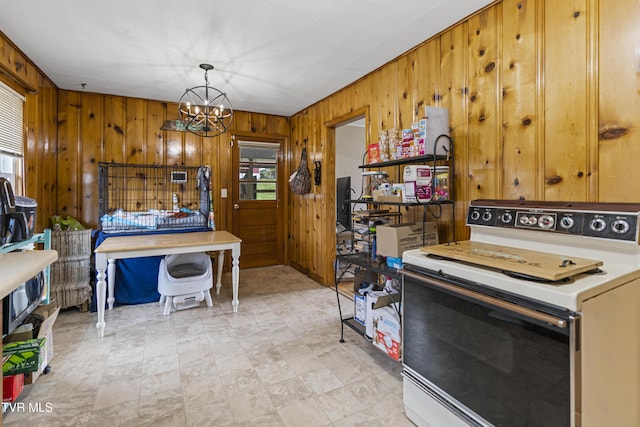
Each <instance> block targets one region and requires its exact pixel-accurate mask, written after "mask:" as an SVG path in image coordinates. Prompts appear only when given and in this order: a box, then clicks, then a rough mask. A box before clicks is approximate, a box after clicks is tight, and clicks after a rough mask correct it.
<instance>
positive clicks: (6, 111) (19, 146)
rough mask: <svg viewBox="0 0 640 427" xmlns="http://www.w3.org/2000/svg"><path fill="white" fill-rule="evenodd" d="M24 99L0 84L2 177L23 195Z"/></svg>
mask: <svg viewBox="0 0 640 427" xmlns="http://www.w3.org/2000/svg"><path fill="white" fill-rule="evenodd" d="M23 103H24V97H23V96H22V95H20V94H18V93H17V92H15V91H14V90H13V89H11V88H10V87H8V86H6V85H5V84H3V83H2V82H0V176H2V177H4V178H7V179H8V180H9V182H11V187H12V188H13V191H14V192H15V193H16V194H18V195H22V194H23V187H24V185H23V173H22V167H23V160H22V158H23V155H24V149H23V131H22V129H23V124H22V106H23Z"/></svg>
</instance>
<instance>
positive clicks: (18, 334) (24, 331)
mask: <svg viewBox="0 0 640 427" xmlns="http://www.w3.org/2000/svg"><path fill="white" fill-rule="evenodd" d="M33 338H34V336H33V325H32V324H31V323H26V324H23V325H20V326H18V327H17V328H16V329H15V330H14V331H13V332H11V333H10V334H9V335H7V336H6V337H4V338H3V339H2V343H3V344H8V343H10V342H18V341H26V340H30V339H33Z"/></svg>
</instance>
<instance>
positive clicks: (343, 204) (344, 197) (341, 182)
mask: <svg viewBox="0 0 640 427" xmlns="http://www.w3.org/2000/svg"><path fill="white" fill-rule="evenodd" d="M349 200H351V177H350V176H345V177H340V178H336V222H337V223H338V224H340V225H342V226H343V227H344V229H345V230H346V231H351V204H350V202H349ZM338 224H336V227H338Z"/></svg>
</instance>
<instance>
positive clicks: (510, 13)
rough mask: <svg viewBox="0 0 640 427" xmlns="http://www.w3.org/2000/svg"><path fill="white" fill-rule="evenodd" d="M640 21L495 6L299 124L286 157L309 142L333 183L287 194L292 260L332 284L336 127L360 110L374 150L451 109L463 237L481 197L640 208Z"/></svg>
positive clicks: (575, 8)
mask: <svg viewBox="0 0 640 427" xmlns="http://www.w3.org/2000/svg"><path fill="white" fill-rule="evenodd" d="M637 22H640V2H638V1H637V0H618V1H615V2H606V1H604V0H568V1H560V2H559V1H555V0H503V1H498V2H496V3H494V4H492V5H490V6H489V7H487V8H485V9H483V10H482V11H480V12H479V13H477V14H475V15H474V16H471V17H469V18H468V19H466V20H464V21H462V22H460V23H458V24H457V25H455V26H453V27H451V28H449V29H447V30H446V31H444V32H442V33H441V34H439V35H437V36H436V37H433V38H432V39H430V40H428V41H426V42H425V43H423V44H421V45H419V46H416V47H415V48H414V49H412V50H411V51H409V52H407V53H406V54H404V55H402V56H401V57H399V58H397V59H395V60H393V61H391V62H389V63H388V64H386V65H384V66H383V67H381V68H380V69H378V70H376V71H374V72H372V73H370V74H368V75H366V76H364V77H363V78H361V79H360V80H358V81H357V82H355V83H353V84H352V85H350V86H348V87H346V88H344V89H342V90H341V91H339V92H337V93H335V94H333V95H331V96H329V97H327V98H325V99H323V100H322V101H320V102H318V103H316V104H314V105H312V106H310V107H308V108H306V109H305V110H303V111H301V112H299V113H298V114H296V115H294V116H293V117H292V118H291V139H292V153H291V158H292V159H294V160H295V159H297V158H298V157H299V155H300V150H301V148H302V143H303V141H304V140H305V139H306V140H307V148H308V151H309V156H310V159H311V160H319V159H324V164H323V170H324V173H325V176H324V177H323V185H322V186H319V187H318V186H314V187H313V190H312V193H311V194H308V195H305V196H296V195H294V196H292V197H291V203H290V209H289V216H290V223H289V224H290V230H289V243H290V251H289V253H290V260H291V262H292V263H293V264H294V265H296V266H298V267H299V268H300V269H302V270H304V271H307V272H308V273H309V274H310V275H311V276H312V277H314V278H316V279H317V280H319V281H321V282H322V283H325V284H331V283H332V282H333V274H334V272H333V264H332V262H333V257H334V252H335V248H334V243H333V242H334V224H333V220H332V219H333V218H335V209H334V208H335V200H334V198H335V196H334V193H335V188H334V184H333V183H334V181H335V176H332V174H331V171H332V167H331V161H332V159H333V155H334V154H333V153H334V150H335V145H333V144H334V140H333V136H332V132H333V130H332V128H331V125H332V123H334V120H335V119H336V118H339V117H343V116H347V115H348V114H349V113H350V112H352V111H354V110H357V109H363V110H366V111H367V132H368V137H369V139H370V140H371V141H375V140H376V139H377V135H378V130H380V129H388V128H393V127H395V128H400V129H402V128H406V127H409V126H410V124H411V122H412V121H414V120H416V119H418V118H420V117H421V116H422V114H423V112H424V106H425V105H435V106H441V107H446V108H448V109H449V115H450V121H451V135H452V137H453V139H454V142H455V162H456V163H455V165H456V168H455V178H456V186H455V198H456V223H455V231H456V237H457V238H459V239H460V238H466V237H467V236H468V230H467V228H466V227H465V225H464V215H465V212H466V207H467V205H468V202H469V201H470V200H473V199H476V198H506V199H519V198H521V199H528V200H535V199H538V200H576V201H621V202H639V201H640V170H639V169H638V168H637V167H636V166H635V163H636V162H637V160H636V159H638V158H640V144H638V141H639V138H638V136H639V130H638V129H640V96H639V94H640V68H639V67H640V65H639V63H640V58H638V54H636V51H638V49H640V26H639V25H637ZM362 149H363V151H364V149H365V147H362ZM390 173H391V174H392V176H393V173H394V172H393V171H390ZM444 218H446V214H445V215H444ZM440 225H441V238H450V237H451V235H452V234H451V231H450V230H449V229H448V228H447V226H446V221H441V224H440ZM443 234H444V236H443Z"/></svg>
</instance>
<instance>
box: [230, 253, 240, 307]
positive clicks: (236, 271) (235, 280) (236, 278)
mask: <svg viewBox="0 0 640 427" xmlns="http://www.w3.org/2000/svg"><path fill="white" fill-rule="evenodd" d="M231 258H232V263H231V264H232V267H231V281H232V287H233V301H232V303H231V304H232V305H233V312H234V313H236V312H237V311H238V304H239V301H238V284H239V282H240V244H238V245H234V246H233V248H232V249H231Z"/></svg>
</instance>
